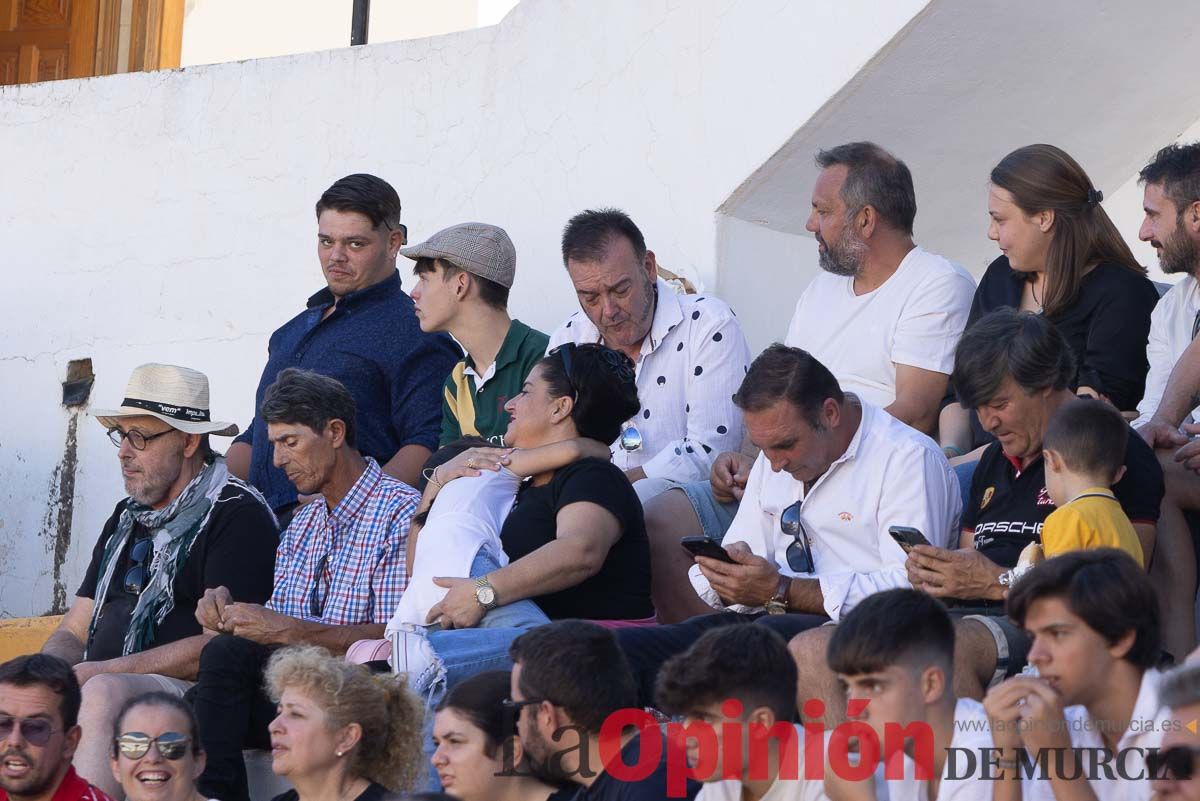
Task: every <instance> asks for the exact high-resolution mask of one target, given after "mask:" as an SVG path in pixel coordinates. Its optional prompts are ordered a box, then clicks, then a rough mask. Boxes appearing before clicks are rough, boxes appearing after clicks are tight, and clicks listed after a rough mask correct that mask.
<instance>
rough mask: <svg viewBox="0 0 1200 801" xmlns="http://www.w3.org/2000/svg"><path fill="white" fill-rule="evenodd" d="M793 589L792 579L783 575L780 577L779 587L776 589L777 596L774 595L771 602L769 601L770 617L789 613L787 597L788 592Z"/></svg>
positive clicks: (768, 612)
mask: <svg viewBox="0 0 1200 801" xmlns="http://www.w3.org/2000/svg"><path fill="white" fill-rule="evenodd" d="M791 588H792V577H791V576H784V575H782V574H781V575H780V576H779V587H777V588H776V590H775V595H773V596H772V597H771V600H769V601H767V604H766V606H767V614H768V615H783V614H786V613H787V610H788V603H787V596H788V590H790V589H791Z"/></svg>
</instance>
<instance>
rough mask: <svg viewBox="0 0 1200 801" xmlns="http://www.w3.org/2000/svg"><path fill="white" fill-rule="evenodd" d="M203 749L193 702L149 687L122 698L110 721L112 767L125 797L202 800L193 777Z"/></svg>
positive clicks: (159, 800) (201, 766) (146, 800)
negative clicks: (125, 700)
mask: <svg viewBox="0 0 1200 801" xmlns="http://www.w3.org/2000/svg"><path fill="white" fill-rule="evenodd" d="M203 772H204V751H203V750H202V749H201V748H200V740H199V739H198V738H197V737H196V718H195V717H194V716H193V715H192V708H191V707H190V706H188V705H187V703H185V702H184V701H183V700H182V699H180V698H178V697H177V696H174V695H170V694H168V693H165V692H152V693H146V694H144V695H138V696H135V697H133V698H131V699H129V701H127V702H126V703H125V705H124V706H123V707H121V710H120V711H119V712H118V713H117V717H116V718H115V720H114V721H113V748H112V773H113V778H114V779H116V780H117V781H118V782H120V784H121V788H122V789H123V790H124V791H125V798H126V801H203V799H204V796H203V795H201V794H200V793H199V792H198V791H197V790H196V778H197V777H198V776H199V775H200V774H201V773H203Z"/></svg>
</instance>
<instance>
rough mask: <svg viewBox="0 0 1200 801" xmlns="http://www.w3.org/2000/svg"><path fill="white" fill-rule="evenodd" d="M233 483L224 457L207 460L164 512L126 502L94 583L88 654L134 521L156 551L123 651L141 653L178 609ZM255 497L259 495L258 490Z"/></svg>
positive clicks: (130, 501) (135, 608)
mask: <svg viewBox="0 0 1200 801" xmlns="http://www.w3.org/2000/svg"><path fill="white" fill-rule="evenodd" d="M231 480H232V481H234V482H236V483H238V484H239V485H240V484H242V482H240V481H238V480H237V479H236V478H233V477H232V476H231V475H230V473H229V468H227V467H226V466H225V459H224V458H222V457H220V456H217V457H214V458H213V459H212V460H211V461H209V462H207V463H206V464H205V465H204V468H203V469H202V470H201V471H200V473H199V474H198V475H197V476H196V477H195V478H193V479H192V480H191V481H190V482H188V485H187V486H186V487H184V488H183V492H181V493H179V497H177V498H176V499H175V500H174V501H172V502H171V503H169V504H168V505H167V506H165V507H163V508H162V509H151V508H150V507H149V506H145V505H144V504H140V503H138V502H137V501H135V500H134V499H133V498H126V499H125V508H124V509H122V510H121V518H120V520H119V521H118V522H117V529H116V531H114V532H113V534H112V536H111V537H109V538H108V542H107V543H105V545H104V554H103V556H101V558H100V567H99V570H98V572H99V574H100V581H99V582H98V583H97V584H96V601H95V606H94V608H93V610H92V622H91V624H90V625H89V627H88V639H87V650H91V647H92V637H93V636H94V635H95V633H96V625H97V624H98V623H99V622H100V614H101V612H102V611H103V610H104V602H105V600H107V598H108V588H109V585H111V584H112V581H113V577H114V576H115V574H116V572H117V567H118V566H119V565H120V564H121V562H122V561H123V560H122V559H121V558H120V557H121V554H123V553H124V552H125V546H126V545H127V544H128V542H129V538H130V536H132V534H133V528H134V523H138V524H141V525H142V526H144V527H145V528H146V529H147V530H149V531H150V536H151V537H153V540H154V550H153V554H152V555H151V556H149V557H148V558H147V560H146V575H147V581H146V583H145V586H144V589H143V590H142V594H141V595H140V596H138V600H137V605H136V606H135V607H134V608H133V614H132V615H131V616H130V619H129V628H128V630H127V631H126V632H125V645H124V648H123V649H122V651H121V653H122V654H125V655H128V654H132V653H137V652H139V651H144V650H145V649H146V648H149V647H150V646H151V645H153V644H154V638H155V635H156V633H157V630H158V625H159V624H160V623H162V621H163V620H164V619H165V618H166V616H167V615H168V614H170V612H171V610H172V609H174V608H175V578H176V577H177V576H178V575H179V571H180V569H181V568H182V567H183V565H184V563H185V562H187V558H188V554H189V553H191V550H192V545H193V544H194V543H195V542H196V537H197V536H199V534H200V532H201V531H203V530H204V527H205V525H207V524H208V518H209V516H210V515H211V514H212V510H213V508H214V507H215V506H216V504H217V499H218V498H219V497H220V495H221V492H222V491H224V489H225V485H226V484H227V483H229V482H230V481H231ZM254 494H255V495H256V496H257V495H258V493H257V492H254ZM260 500H261V496H260ZM264 503H265V501H264ZM83 658H84V659H87V651H85V652H84V657H83Z"/></svg>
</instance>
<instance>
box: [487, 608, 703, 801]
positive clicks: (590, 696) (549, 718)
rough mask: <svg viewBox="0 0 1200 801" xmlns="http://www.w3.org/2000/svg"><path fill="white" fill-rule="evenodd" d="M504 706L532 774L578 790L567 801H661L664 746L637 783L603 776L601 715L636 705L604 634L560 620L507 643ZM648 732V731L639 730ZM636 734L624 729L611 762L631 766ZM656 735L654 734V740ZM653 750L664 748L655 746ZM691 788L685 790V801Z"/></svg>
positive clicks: (619, 658) (636, 756)
mask: <svg viewBox="0 0 1200 801" xmlns="http://www.w3.org/2000/svg"><path fill="white" fill-rule="evenodd" d="M509 656H511V657H512V660H513V671H512V697H511V706H512V707H513V709H514V710H515V713H516V715H517V733H518V734H519V735H520V737H521V745H522V746H524V749H525V754H526V756H527V757H528V758H529V759H531V760H532V761H533V762H534V763H536V764H537V766H538V770H539V772H540V773H542V774H544V775H546V776H547V777H548V778H553V779H554V780H556V781H559V782H564V781H565V782H572V783H574V784H576V785H579V787H580V789H579V791H578V792H577V793H576V794H575V795H574V796H572V798H573V800H574V801H618V800H619V801H643V799H644V801H662V799H665V798H667V797H668V796H667V777H666V762H665V750H666V749H665V747H660V749H659V752H660V753H661V754H663V755H664V756H663V757H662V758H660V760H659V763H658V766H657V767H656V768H655V769H654V770H653V772H652V773H651V774H650V775H649V776H647V777H646V778H644V779H642V780H641V781H638V782H629V781H622V780H620V779H617V778H615V777H614V776H612V775H610V774H609V772H608V768H610V767H611V764H610V765H605V764H604V761H603V759H602V758H601V753H602V752H603V750H604V749H602V747H601V741H600V731H601V729H602V728H603V727H604V723H605V721H606V720H608V718H609V716H610V715H612V714H613V713H615V712H618V711H620V710H623V709H630V708H633V707H636V706H637V689H636V687H635V686H634V682H633V676H632V674H631V673H630V671H629V664H628V663H627V662H626V661H625V657H624V656H623V655H622V654H621V650H620V649H619V648H618V647H617V643H616V640H615V639H614V638H613V635H612V632H610V631H608V630H607V629H605V628H602V627H601V626H598V625H596V624H595V623H588V622H586V621H582V620H560V621H557V622H554V623H549V624H547V625H545V626H540V627H538V628H535V629H531V630H530V631H527V632H526V633H524V634H522V635H520V636H519V637H517V638H516V639H515V640H513V642H512V645H511V646H510V647H509ZM647 731H649V730H647ZM642 736H644V735H643V734H640V733H632V732H629V731H628V730H626V731H625V732H623V733H622V734H621V735H620V739H621V748H620V755H619V757H617V758H618V759H620V761H621V762H622V763H623V764H624V765H625V766H627V767H632V766H634V765H637V764H638V763H639V760H640V756H641V749H642V746H643V744H642V741H641V738H642ZM659 736H661V735H659ZM660 746H665V744H662V743H660ZM698 790H699V786H698V785H696V784H695V783H694V782H688V784H687V793H686V797H687V798H694V797H695V795H696V792H697V791H698Z"/></svg>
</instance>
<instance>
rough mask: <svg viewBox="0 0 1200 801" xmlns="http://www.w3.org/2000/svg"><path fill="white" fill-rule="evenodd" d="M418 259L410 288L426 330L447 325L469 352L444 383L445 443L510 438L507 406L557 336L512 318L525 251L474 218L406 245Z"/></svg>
mask: <svg viewBox="0 0 1200 801" xmlns="http://www.w3.org/2000/svg"><path fill="white" fill-rule="evenodd" d="M400 255H402V256H407V257H408V258H410V259H414V260H415V261H416V265H415V266H414V267H413V274H414V275H416V276H417V285H416V286H415V287H414V288H413V291H412V292H410V293H409V297H411V298H412V300H413V307H414V310H415V311H416V313H417V319H418V320H419V321H420V323H421V330H422V331H424V332H425V333H427V334H428V333H434V332H438V331H442V332H445V333H448V334H450V335H451V336H452V337H454V340H455V341H456V342H458V343H459V344H460V345H462V346H463V349H464V350H465V351H466V352H467V355H466V358H464V359H461V360H460V361H459V362H458V364H456V365H454V369H453V370H452V371H451V372H450V375H449V376H447V378H446V383H445V385H444V386H443V388H442V434H441V437H440V440H439V444H440V445H449V444H450V443H451V442H453V441H454V440H456V439H459V438H460V437H483V438H485V439H488V440H491V441H492V442H494V443H495V444H497V445H501V444H503V442H504V432H505V431H506V430H507V429H508V420H509V415H508V412H507V411H505V409H504V406H505V404H506V403H508V401H509V399H510V398H513V397H515V396H516V395H518V394H520V392H521V386H522V384H524V383H525V377H526V376H528V375H529V371H530V370H532V369H533V366H534V365H535V364H537V363H538V361H540V360H541V358H542V356H543V355H544V354H545V352H546V344H547V343H548V342H549V341H550V337H548V336H546V335H545V334H543V333H542V332H541V331H537V330H535V329H533V328H530V327H529V326H527V325H525V324H524V323H523V322H521V321H520V320H513V319H512V318H510V317H509V316H508V293H509V290H510V289H512V285H513V281H514V280H515V279H516V277H517V249H516V248H515V247H514V246H513V243H512V240H511V239H509V238H508V234H507V233H505V231H504V229H503V228H499V227H497V226H495V225H488V224H486V223H477V222H468V223H460V224H458V225H452V226H450V227H449V228H446V229H443V230H441V231H438V232H437V233H436V234H434V235H433V236H431V237H430V238H429V239H428V240H427V241H425V242H422V243H421V244H419V245H413V246H412V247H405V248H400Z"/></svg>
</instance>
